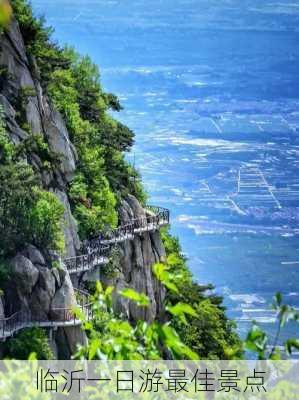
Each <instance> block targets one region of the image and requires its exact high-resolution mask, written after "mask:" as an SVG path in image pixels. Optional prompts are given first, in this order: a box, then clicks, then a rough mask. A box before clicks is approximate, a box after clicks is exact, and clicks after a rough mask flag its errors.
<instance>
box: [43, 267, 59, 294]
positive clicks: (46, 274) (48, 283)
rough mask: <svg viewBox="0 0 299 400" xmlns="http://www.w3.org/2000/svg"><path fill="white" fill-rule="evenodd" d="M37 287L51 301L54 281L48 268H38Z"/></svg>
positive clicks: (54, 288) (54, 290)
mask: <svg viewBox="0 0 299 400" xmlns="http://www.w3.org/2000/svg"><path fill="white" fill-rule="evenodd" d="M39 285H40V287H41V288H42V289H44V290H45V291H46V292H47V293H48V294H49V297H50V298H51V299H52V298H53V297H54V295H55V292H56V279H55V276H54V275H53V273H52V270H50V269H49V268H42V267H40V268H39Z"/></svg>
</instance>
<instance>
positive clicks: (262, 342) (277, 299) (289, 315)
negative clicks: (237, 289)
mask: <svg viewBox="0 0 299 400" xmlns="http://www.w3.org/2000/svg"><path fill="white" fill-rule="evenodd" d="M272 308H273V310H275V311H276V318H277V330H276V335H275V338H274V342H273V343H271V342H270V340H269V338H268V336H267V334H266V333H265V332H264V331H263V330H262V329H261V328H260V327H259V326H258V325H257V324H256V323H255V322H254V323H253V325H252V328H251V330H250V331H249V332H248V334H247V337H246V340H245V342H244V346H245V349H246V350H248V351H250V352H252V353H254V354H255V355H256V357H257V358H258V359H259V360H265V359H271V360H279V359H281V352H280V349H279V347H278V342H279V339H280V334H281V331H282V329H283V328H284V326H285V324H286V323H287V322H289V321H293V322H295V323H297V322H299V312H298V311H297V310H296V309H294V308H293V307H290V306H288V305H287V304H284V303H283V301H282V296H281V294H280V293H276V295H275V296H274V303H273V306H272ZM284 348H285V352H286V355H287V356H291V355H292V351H293V349H296V350H298V349H299V338H289V339H287V340H286V341H285V343H284Z"/></svg>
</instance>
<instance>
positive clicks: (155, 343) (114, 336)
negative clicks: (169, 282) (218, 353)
mask: <svg viewBox="0 0 299 400" xmlns="http://www.w3.org/2000/svg"><path fill="white" fill-rule="evenodd" d="M113 290H114V289H113V288H111V287H108V288H107V289H106V290H104V289H103V287H102V286H101V284H100V283H99V282H98V283H97V286H96V290H95V295H94V298H93V301H94V302H93V315H94V318H93V320H92V321H88V322H87V321H85V324H84V327H85V330H86V331H87V333H88V337H89V342H88V345H86V346H84V347H81V348H80V349H79V350H78V352H77V354H76V355H75V357H76V358H80V359H89V360H92V359H102V360H106V359H108V360H143V359H145V360H155V359H161V358H163V356H164V355H165V352H166V351H167V352H168V354H171V356H172V357H173V358H175V359H197V358H198V356H197V354H196V353H194V352H193V351H192V350H190V349H189V348H188V347H187V346H186V345H185V344H184V343H182V341H181V340H180V338H179V336H178V335H177V333H176V332H175V330H174V329H173V328H172V327H171V326H170V325H169V323H165V324H160V323H158V322H153V323H150V324H148V323H146V322H144V321H138V322H137V323H136V325H135V326H133V325H131V324H130V323H129V322H128V321H126V320H124V319H122V318H121V317H120V316H117V315H116V314H115V313H114V312H113V309H112V297H111V295H112V293H113ZM122 295H124V296H125V297H126V298H129V299H130V300H131V301H134V302H136V303H137V305H140V306H142V307H146V306H147V304H148V299H147V297H146V296H144V295H143V294H140V293H136V292H135V291H133V290H131V289H126V290H124V291H123V292H122ZM82 317H83V316H82Z"/></svg>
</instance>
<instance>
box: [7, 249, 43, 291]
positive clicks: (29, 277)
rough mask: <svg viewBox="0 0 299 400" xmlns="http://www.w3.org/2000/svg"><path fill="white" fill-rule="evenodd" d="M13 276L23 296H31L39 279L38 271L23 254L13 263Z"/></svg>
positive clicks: (14, 259) (15, 258)
mask: <svg viewBox="0 0 299 400" xmlns="http://www.w3.org/2000/svg"><path fill="white" fill-rule="evenodd" d="M11 267H12V274H13V276H14V279H15V283H16V285H17V286H18V288H19V289H20V291H21V292H22V293H23V294H25V295H26V294H27V295H28V294H30V293H31V292H32V289H33V287H34V286H35V285H36V283H37V281H38V277H39V271H38V269H37V268H36V267H35V266H34V265H33V264H32V262H31V261H30V260H29V259H28V258H26V257H24V256H23V255H21V254H18V255H17V256H16V257H14V258H13V259H12V261H11Z"/></svg>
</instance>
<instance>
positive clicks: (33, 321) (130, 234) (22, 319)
mask: <svg viewBox="0 0 299 400" xmlns="http://www.w3.org/2000/svg"><path fill="white" fill-rule="evenodd" d="M146 212H147V215H146V216H145V217H142V218H135V219H132V220H131V221H130V222H129V223H128V224H125V225H121V226H120V227H118V228H116V229H112V230H110V231H108V232H105V233H101V234H99V235H98V236H97V237H95V238H93V239H91V240H89V241H88V242H87V243H86V244H85V246H84V249H85V251H86V253H85V254H82V255H79V256H77V257H72V258H67V259H65V260H63V262H64V264H65V266H66V268H67V269H68V272H69V273H70V274H73V273H77V272H84V271H88V270H91V269H92V268H94V267H95V266H97V265H101V264H106V263H108V261H109V254H110V250H111V247H112V246H113V245H115V244H117V243H120V242H123V241H125V240H132V239H134V237H135V235H137V234H140V233H143V232H150V231H154V230H157V229H159V228H160V227H162V226H165V225H168V224H169V210H167V209H165V208H161V207H154V206H148V207H146ZM75 292H76V298H77V304H76V305H74V306H73V307H68V308H54V309H51V317H49V316H48V315H46V313H39V314H37V313H34V314H32V313H31V312H30V311H29V310H21V311H18V312H16V313H15V314H13V315H11V316H10V317H8V318H3V319H0V340H5V339H6V338H9V337H11V336H13V335H14V333H16V332H18V331H19V330H21V329H24V328H30V327H34V326H36V327H41V328H58V327H69V326H78V325H81V320H80V319H78V318H77V315H76V314H77V313H76V309H77V310H78V311H79V312H81V313H83V314H84V316H85V318H86V319H87V320H91V319H92V318H93V313H92V303H91V300H90V295H89V293H88V292H86V291H83V290H79V289H75ZM49 318H50V319H49Z"/></svg>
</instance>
